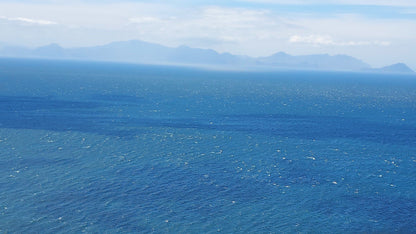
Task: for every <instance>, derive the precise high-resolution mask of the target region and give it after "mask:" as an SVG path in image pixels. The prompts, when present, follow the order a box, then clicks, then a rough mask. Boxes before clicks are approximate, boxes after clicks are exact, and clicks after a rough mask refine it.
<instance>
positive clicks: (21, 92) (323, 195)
mask: <svg viewBox="0 0 416 234" xmlns="http://www.w3.org/2000/svg"><path fill="white" fill-rule="evenodd" d="M415 88H416V77H415V76H414V75H396V74H375V73H373V74H370V73H341V72H311V71H305V72H301V71H269V72H227V71H208V70H198V69H191V68H182V67H167V66H144V65H127V64H115V63H87V62H70V61H47V60H19V59H1V60H0V166H1V168H2V170H0V186H1V189H0V233H2V232H4V233H16V232H17V233H21V232H23V233H25V232H45V231H46V232H51V233H55V232H81V231H85V232H110V233H113V232H145V233H148V232H155V233H165V232H171V233H187V232H194V233H201V232H202V233H205V232H209V233H210V232H217V231H220V232H224V233H230V232H236V233H247V232H253V233H265V232H285V233H286V232H307V233H309V232H329V233H345V232H347V233H357V232H386V233H391V232H402V233H412V232H416V217H415V215H416V180H415V179H414V175H415V174H416V92H415Z"/></svg>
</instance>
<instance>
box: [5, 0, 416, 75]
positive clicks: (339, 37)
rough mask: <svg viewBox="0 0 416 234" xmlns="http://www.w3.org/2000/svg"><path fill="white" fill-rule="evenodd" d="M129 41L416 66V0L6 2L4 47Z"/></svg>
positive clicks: (51, 0) (38, 0) (19, 0)
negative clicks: (352, 57) (354, 58)
mask: <svg viewBox="0 0 416 234" xmlns="http://www.w3.org/2000/svg"><path fill="white" fill-rule="evenodd" d="M126 40H144V41H148V42H153V43H159V44H162V45H165V46H171V47H176V46H180V45H187V46H190V47H197V48H210V49H214V50H216V51H218V52H229V53H232V54H238V55H249V56H253V57H259V56H269V55H271V54H274V53H276V52H279V51H283V52H286V53H289V54H292V55H303V54H331V55H335V54H347V55H351V56H354V57H356V58H358V59H361V60H363V61H365V62H367V63H369V64H370V65H372V66H374V67H380V66H385V65H389V64H393V63H397V62H404V63H406V64H408V65H409V66H410V67H411V68H412V69H414V70H416V0H338V1H337V0H291V1H288V0H229V1H225V0H222V1H221V0H211V1H201V0H170V1H159V0H153V1H141V0H117V1H116V0H85V1H81V0H73V1H64V0H1V1H0V46H5V45H19V46H27V47H37V46H43V45H47V44H50V43H58V44H60V45H61V46H63V47H83V46H94V45H103V44H106V43H109V42H113V41H126Z"/></svg>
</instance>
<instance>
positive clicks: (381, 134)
mask: <svg viewBox="0 0 416 234" xmlns="http://www.w3.org/2000/svg"><path fill="white" fill-rule="evenodd" d="M95 97H96V99H97V100H96V101H95V102H94V101H68V100H56V99H54V98H52V97H33V98H32V97H15V96H8V97H6V96H2V97H0V112H1V113H2V115H1V117H0V126H2V127H7V128H19V129H44V130H53V131H81V132H95V133H98V134H105V135H118V136H120V137H132V136H135V135H137V134H139V133H140V132H141V131H142V130H140V129H141V128H143V127H170V128H193V129H205V130H216V131H243V132H247V133H248V134H266V135H273V136H283V137H293V138H302V139H328V138H359V139H363V140H368V141H374V142H379V143H387V144H406V145H408V144H416V128H415V127H414V126H410V125H405V124H401V125H398V124H396V125H394V124H391V123H382V122H381V123H380V122H369V121H368V120H363V119H359V118H354V117H339V116H322V115H320V116H314V115H295V114H252V115H226V116H222V115H212V113H211V114H209V115H205V116H195V117H194V118H190V119H189V118H181V117H180V116H181V115H183V114H182V113H179V115H180V116H172V118H166V117H162V118H160V117H159V118H151V117H141V118H140V117H139V118H138V117H137V116H135V115H133V116H126V115H127V114H123V113H121V114H119V113H118V112H114V111H113V110H119V109H126V108H129V107H131V106H130V105H127V107H126V106H124V104H125V103H126V102H127V103H135V104H138V103H139V102H140V103H142V102H143V99H142V98H138V97H134V96H127V95H122V96H118V95H97V96H95ZM111 100H112V101H111ZM103 107H107V108H110V109H106V110H103V109H102V108H103ZM100 108H101V109H100ZM126 126H128V127H129V128H128V129H125V128H124V129H122V128H123V127H126Z"/></svg>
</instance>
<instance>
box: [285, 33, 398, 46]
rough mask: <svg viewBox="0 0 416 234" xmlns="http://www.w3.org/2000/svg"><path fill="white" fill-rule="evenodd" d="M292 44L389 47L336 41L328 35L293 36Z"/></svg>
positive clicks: (382, 42)
mask: <svg viewBox="0 0 416 234" xmlns="http://www.w3.org/2000/svg"><path fill="white" fill-rule="evenodd" d="M289 42H290V43H302V44H311V45H313V46H369V45H375V46H389V45H391V42H389V41H335V40H334V39H333V38H332V37H331V36H327V35H308V36H299V35H293V36H291V37H290V38H289Z"/></svg>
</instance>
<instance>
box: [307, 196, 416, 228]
mask: <svg viewBox="0 0 416 234" xmlns="http://www.w3.org/2000/svg"><path fill="white" fill-rule="evenodd" d="M310 208H311V209H313V210H316V211H318V212H319V213H322V214H325V215H326V216H328V217H331V216H335V215H341V216H344V217H347V218H352V219H354V218H353V217H365V218H366V219H367V220H362V221H368V222H362V221H360V220H358V219H355V220H351V221H353V222H357V223H359V222H362V224H361V225H360V226H356V227H351V226H350V224H349V223H345V224H343V225H342V226H341V227H340V228H342V229H343V230H344V231H346V232H392V231H393V232H401V231H404V230H406V232H407V231H410V232H409V233H413V232H415V231H416V220H415V219H414V218H413V216H414V214H415V212H416V200H413V199H407V198H403V197H384V196H378V195H359V194H356V195H351V196H342V197H339V198H338V199H325V198H323V199H322V200H321V201H320V202H318V203H314V204H311V207H310ZM386 227H388V228H386Z"/></svg>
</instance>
